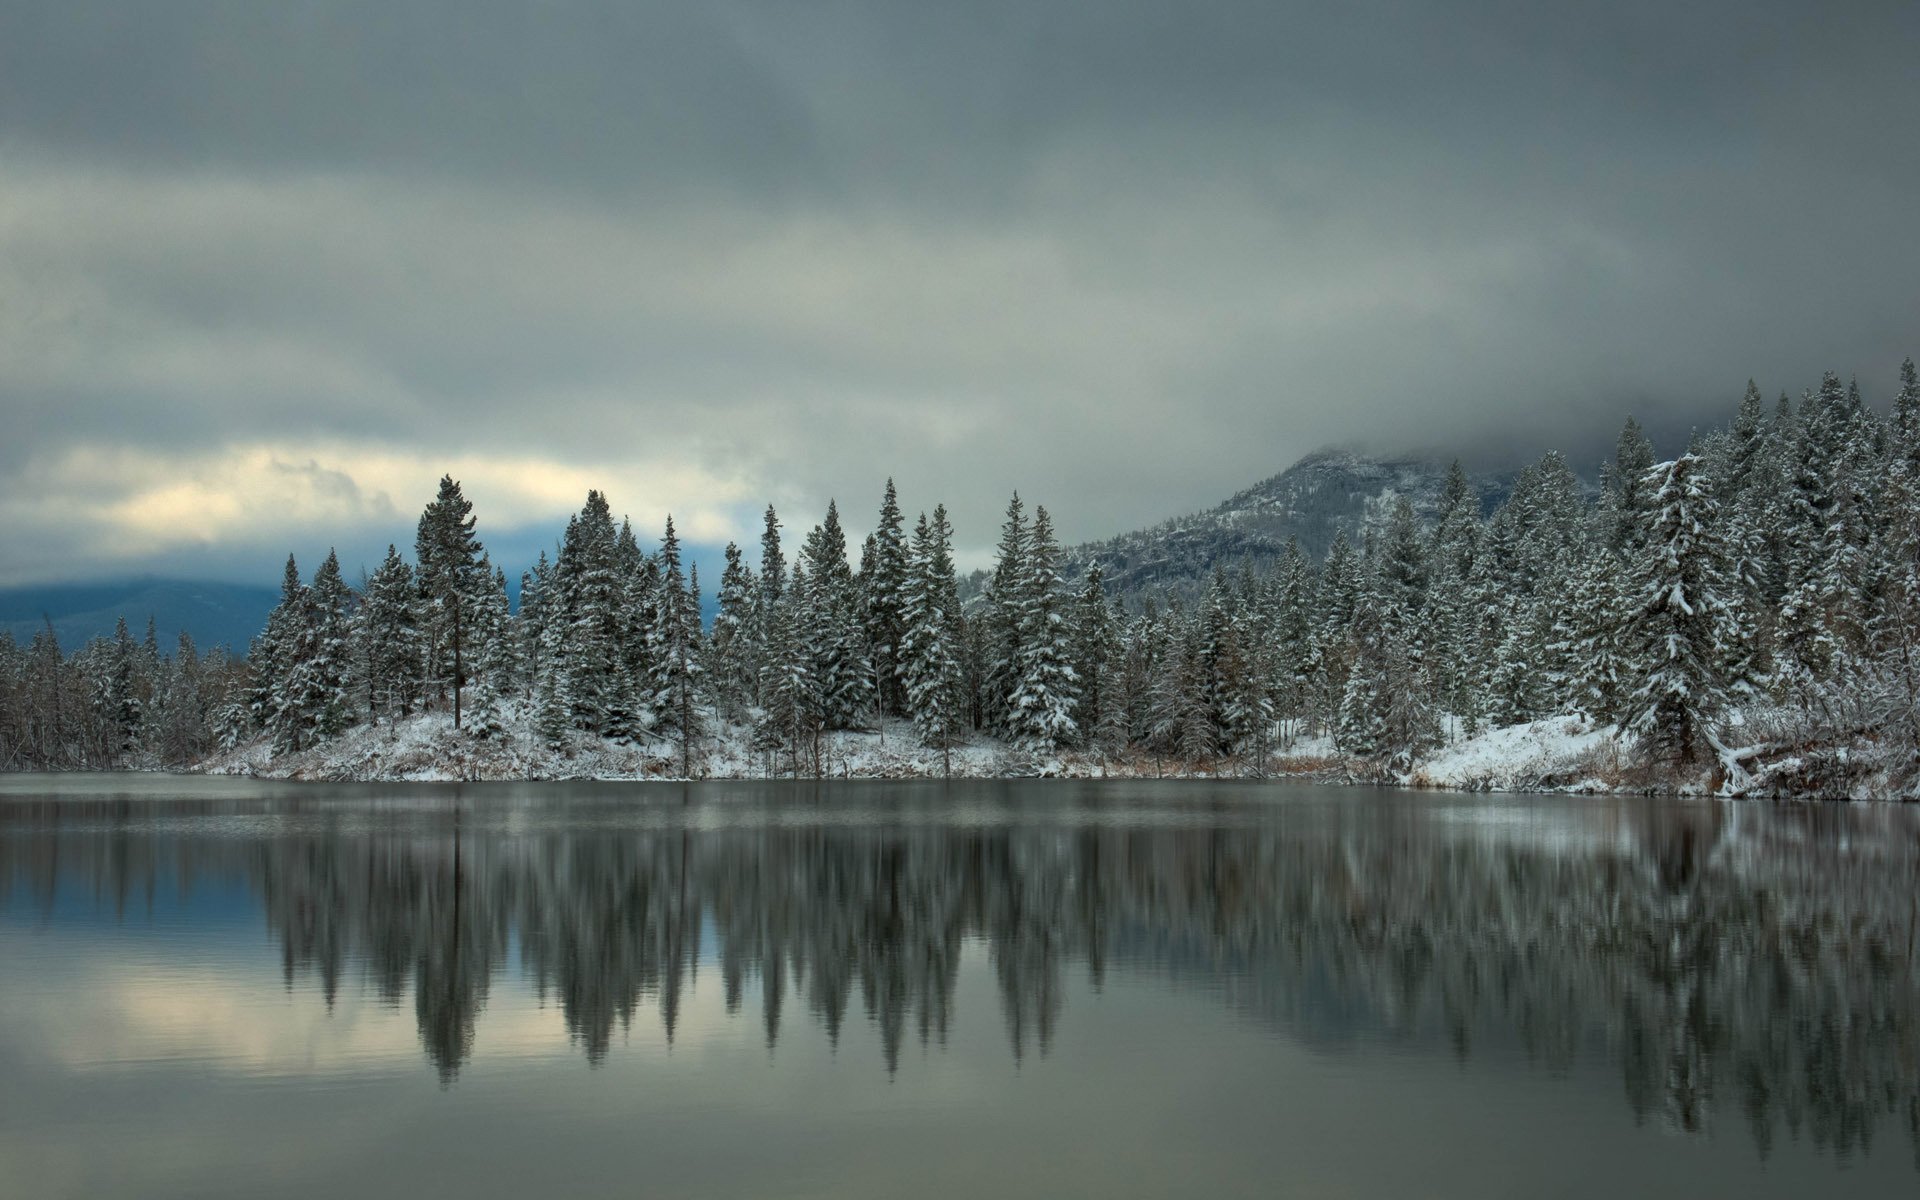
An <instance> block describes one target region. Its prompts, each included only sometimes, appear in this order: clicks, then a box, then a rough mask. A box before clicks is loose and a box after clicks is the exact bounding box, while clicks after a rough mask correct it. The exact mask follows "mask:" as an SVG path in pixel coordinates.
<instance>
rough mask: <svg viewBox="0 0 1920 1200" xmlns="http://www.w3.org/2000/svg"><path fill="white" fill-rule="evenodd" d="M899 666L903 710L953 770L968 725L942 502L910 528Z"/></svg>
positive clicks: (957, 615)
mask: <svg viewBox="0 0 1920 1200" xmlns="http://www.w3.org/2000/svg"><path fill="white" fill-rule="evenodd" d="M901 619H902V622H903V625H904V633H903V635H902V637H901V643H900V665H901V671H902V676H903V680H902V681H903V683H904V685H905V693H906V704H907V714H908V715H909V716H910V717H912V719H913V725H914V730H915V732H917V733H918V734H919V735H920V740H921V742H922V743H924V744H925V745H927V746H928V747H930V748H932V749H935V750H938V751H940V761H941V769H942V771H943V773H945V774H948V775H951V774H952V773H953V745H954V743H955V742H956V741H957V740H958V739H959V737H960V736H961V734H962V732H963V731H964V730H965V728H966V711H965V702H964V699H963V696H962V691H963V689H964V687H965V684H966V679H965V672H964V668H963V666H962V664H961V661H960V653H961V646H962V643H963V640H964V639H963V633H962V629H961V617H960V589H959V585H958V583H957V581H956V580H955V577H954V570H953V528H952V526H950V525H949V524H948V523H947V509H946V506H945V505H939V506H936V507H935V508H934V510H933V520H932V521H931V522H929V521H928V520H927V516H926V514H925V513H922V514H920V519H919V521H918V522H916V523H915V525H914V529H913V543H912V547H911V551H910V557H909V560H908V567H907V590H906V603H905V605H904V607H903V609H902V612H901Z"/></svg>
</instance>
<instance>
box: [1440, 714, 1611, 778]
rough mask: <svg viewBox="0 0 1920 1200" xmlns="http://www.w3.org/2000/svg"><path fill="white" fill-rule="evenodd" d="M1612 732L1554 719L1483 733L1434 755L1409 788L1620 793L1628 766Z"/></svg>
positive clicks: (1573, 720) (1580, 720) (1579, 721)
mask: <svg viewBox="0 0 1920 1200" xmlns="http://www.w3.org/2000/svg"><path fill="white" fill-rule="evenodd" d="M1628 759H1629V755H1628V754H1627V750H1626V747H1624V746H1623V745H1622V744H1621V741H1620V738H1619V735H1618V733H1617V732H1616V731H1615V730H1614V729H1612V728H1611V727H1607V726H1601V727H1596V726H1594V725H1593V724H1592V723H1590V722H1588V721H1587V720H1585V719H1583V718H1581V717H1572V716H1559V717H1548V718H1545V719H1544V720H1539V721H1529V722H1527V723H1526V724H1524V725H1507V726H1503V727H1501V728H1498V729H1488V730H1483V731H1481V732H1480V733H1478V734H1475V735H1474V736H1472V737H1469V738H1465V739H1463V740H1461V741H1457V742H1454V743H1453V744H1452V745H1449V746H1444V747H1442V748H1441V749H1439V750H1436V751H1434V752H1433V754H1432V755H1430V756H1429V757H1428V758H1427V759H1426V760H1425V761H1424V762H1422V763H1421V764H1419V765H1418V766H1417V767H1415V768H1414V769H1413V770H1412V771H1411V772H1409V773H1408V775H1407V779H1406V782H1407V783H1409V784H1411V785H1412V786H1414V787H1437V788H1456V789H1460V790H1464V791H1476V792H1487V791H1492V792H1535V791H1545V790H1552V791H1573V792H1610V791H1616V790H1619V784H1618V782H1617V781H1618V779H1619V777H1620V774H1621V770H1622V767H1623V766H1624V765H1625V763H1626V762H1627V761H1628Z"/></svg>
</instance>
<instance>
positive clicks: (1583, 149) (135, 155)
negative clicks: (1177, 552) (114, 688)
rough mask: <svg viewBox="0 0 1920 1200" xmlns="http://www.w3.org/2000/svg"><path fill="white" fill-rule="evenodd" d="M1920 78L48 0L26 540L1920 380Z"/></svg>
mask: <svg viewBox="0 0 1920 1200" xmlns="http://www.w3.org/2000/svg"><path fill="white" fill-rule="evenodd" d="M1916 130H1920V5H1916V4H1913V3H1911V2H1906V3H1889V4H1886V5H1874V4H1860V3H1855V4H1839V5H1821V4H1804V5H1776V4H1769V3H1764V2H1755V0H1742V2H1740V3H1693V4H1684V5H1676V4H1673V3H1671V2H1670V0H1662V2H1659V3H1634V2H1623V3H1607V4H1585V5H1565V4H1538V3H1511V4H1479V5H1468V4H1461V3H1418V2H1410V3H1368V2H1357V0H1346V2H1343V3H1340V4H1320V5H1292V4H1284V3H1276V2H1274V0H1235V2H1233V3H1209V4H1195V3H1192V2H1190V0H1188V2H1177V3H1176V2H1169V3H1144V2H1135V0H1088V2H1086V3H1065V2H1063V3H1051V2H1048V0H1018V2H1012V3H1004V4H1002V3H997V2H991V0H964V2H960V3H955V2H953V0H943V2H941V3H922V2H919V0H876V2H874V3H818V4H803V3H792V2H791V0H774V2H770V3H765V4H759V3H739V2H732V0H699V2H697V3H685V4H679V3H669V4H652V3H644V2H636V0H617V2H615V0H609V2H607V3H584V2H582V3H569V2H565V0H553V2H548V3H541V4H531V3H513V4H495V3H490V2H481V0H434V2H431V3H411V2H408V0H369V2H366V3H361V2H357V0H355V2H335V3H311V2H306V0H283V2H276V3H261V2H260V0H233V2H231V3H205V2H195V0H169V2H168V3H164V4H160V3H150V2H146V0H123V2H120V3H108V2H104V0H46V2H44V3H40V2H22V0H0V409H3V411H4V431H3V432H0V585H4V584H13V583H22V582H30V581H45V580H58V579H76V578H85V577H98V576H103V575H112V574H121V573H127V572H130V571H158V572H160V573H164V574H180V575H197V574H217V575H222V576H225V577H230V578H242V579H254V580H262V579H263V580H264V581H265V582H268V583H271V582H273V581H274V579H275V578H277V574H276V571H275V563H276V561H277V559H278V557H279V556H280V555H283V554H284V553H285V552H286V550H287V549H288V548H294V549H299V550H302V551H303V552H306V553H312V552H313V551H314V549H315V548H318V549H319V550H321V551H324V547H325V546H326V545H327V544H328V543H329V542H335V541H337V542H339V543H341V544H342V546H343V547H354V548H360V549H358V550H350V554H351V553H364V552H365V550H364V548H365V547H368V546H372V545H375V544H384V542H385V541H386V540H387V539H389V538H395V537H398V538H402V539H406V538H410V536H411V528H412V522H413V518H414V516H415V515H416V514H417V512H418V510H419V507H420V506H421V505H422V504H423V503H424V502H425V501H426V500H427V499H429V498H430V497H431V495H432V493H433V490H434V484H435V481H436V480H437V479H438V477H439V475H440V474H441V472H442V471H452V472H453V473H454V474H455V475H457V476H459V477H460V478H462V479H463V480H464V481H465V483H466V485H467V489H468V493H469V495H470V496H472V497H473V498H474V500H475V501H476V505H477V509H478V513H479V516H480V518H481V522H482V535H483V536H486V535H488V534H489V533H491V534H493V535H494V537H495V540H497V541H499V542H501V543H502V544H503V545H512V546H515V547H516V551H515V553H516V554H517V553H518V552H519V548H530V547H531V546H532V545H534V544H535V543H536V541H550V539H551V538H552V537H553V536H555V535H556V534H557V533H558V531H559V528H560V526H561V525H562V524H563V523H564V519H565V514H566V513H567V512H569V511H571V510H574V509H577V508H578V507H579V504H580V501H581V499H582V497H583V496H584V494H585V492H586V489H587V488H588V487H590V486H597V487H601V488H603V489H605V490H606V491H607V492H608V494H609V497H610V499H611V501H612V503H613V505H614V507H615V510H616V511H617V512H627V513H631V514H632V515H633V517H634V519H635V521H636V522H637V523H639V524H641V525H643V526H644V527H646V528H647V529H648V530H652V529H654V528H656V527H657V525H658V522H659V520H660V518H661V517H662V516H663V515H664V514H665V513H666V512H667V511H669V510H671V511H672V512H673V513H674V515H675V516H676V518H677V519H678V521H679V522H680V524H681V527H682V529H683V531H685V532H687V533H689V534H690V535H691V536H692V537H694V538H695V539H697V540H699V541H702V542H717V541H724V540H725V539H726V538H728V537H742V538H743V540H744V539H747V538H751V537H753V536H755V529H756V528H757V524H758V515H757V514H758V512H759V510H760V509H761V508H762V507H764V505H765V504H766V503H767V502H769V501H771V502H773V503H775V504H777V505H778V506H779V507H780V508H781V510H782V513H783V515H784V516H785V517H786V519H787V520H788V523H789V524H790V525H793V526H796V527H804V526H805V525H807V524H811V523H812V522H813V521H814V520H816V519H817V518H818V515H819V512H820V510H821V509H822V508H823V507H824V504H825V501H826V499H827V497H829V496H836V497H838V498H839V500H840V502H841V505H842V508H843V510H844V511H845V512H846V513H847V515H848V520H849V524H850V525H852V526H854V527H855V528H856V529H858V530H864V529H865V528H866V527H867V526H868V525H869V524H870V522H871V514H872V510H873V508H874V507H875V505H876V504H877V501H878V498H879V493H880V490H881V487H882V485H883V483H884V481H885V478H886V476H887V475H888V474H892V475H894V476H895V477H896V478H897V479H898V481H899V485H900V489H901V493H902V501H903V503H904V504H905V505H906V507H907V509H908V511H909V513H910V514H911V513H912V512H914V511H916V510H918V509H919V508H922V507H931V506H932V504H933V503H934V502H935V501H936V500H945V501H946V502H947V503H948V504H949V506H950V507H951V508H952V509H953V510H954V513H955V517H956V521H957V522H958V524H959V526H960V529H959V533H960V537H961V540H962V541H963V542H964V543H966V544H967V545H969V546H972V547H976V548H977V547H982V546H985V545H987V544H990V543H991V541H992V539H993V536H994V524H995V520H996V514H997V512H998V509H999V508H1000V507H1001V505H1002V504H1003V503H1004V500H1005V496H1006V494H1007V492H1008V491H1009V490H1011V489H1013V488H1015V487H1018V488H1019V489H1020V490H1021V491H1022V492H1023V493H1024V494H1026V495H1027V496H1029V497H1030V498H1032V499H1035V500H1038V501H1040V502H1042V503H1045V504H1047V505H1048V506H1049V508H1050V509H1051V510H1052V511H1053V512H1054V514H1055V517H1056V520H1057V522H1058V524H1059V525H1060V527H1061V529H1062V531H1063V533H1064V534H1065V535H1066V536H1067V537H1068V538H1069V539H1076V540H1077V539H1079V538H1082V537H1092V536H1100V535H1104V534H1109V533H1114V532H1118V531H1120V530H1123V529H1127V528H1132V527H1136V526H1139V525H1142V524H1146V523H1150V522H1152V521H1155V520H1157V519H1159V518H1161V517H1165V516H1168V515H1172V514H1175V513H1178V512H1183V511H1189V510H1192V509H1194V508H1198V507H1202V506H1206V505H1209V504H1212V503H1214V502H1216V501H1218V500H1220V499H1222V498H1224V497H1225V496H1226V495H1228V494H1230V493H1231V492H1233V491H1235V490H1237V489H1238V488H1240V487H1242V486H1244V485H1246V484H1249V483H1251V482H1253V481H1255V480H1257V479H1259V478H1262V477H1264V476H1266V475H1269V474H1272V473H1273V472H1275V471H1277V470H1280V469H1281V468H1283V467H1285V466H1286V465H1288V464H1289V463H1290V462H1292V461H1293V460H1294V459H1295V458H1296V457H1298V456H1299V455H1300V454H1302V453H1305V452H1307V451H1309V450H1312V449H1314V448H1316V447H1318V446H1320V445H1322V444H1325V443H1328V442H1348V441H1355V440H1362V441H1366V442H1369V443H1371V444H1373V445H1375V446H1378V447H1381V448H1389V449H1390V448H1397V447H1411V446H1421V447H1431V448H1436V449H1439V450H1442V451H1446V452H1458V453H1462V454H1465V455H1467V456H1469V457H1470V458H1474V459H1477V460H1479V461H1483V462H1493V461H1500V460H1504V459H1508V458H1514V457H1521V456H1524V457H1532V456H1534V455H1537V454H1538V453H1539V452H1540V451H1541V450H1543V449H1545V448H1546V447H1548V446H1549V445H1555V446H1560V447H1562V448H1565V449H1568V450H1569V451H1571V452H1573V453H1574V454H1575V455H1576V457H1582V456H1584V457H1592V456H1594V455H1597V453H1598V448H1599V447H1600V446H1602V445H1604V444H1605V443H1607V442H1609V441H1610V440H1611V436H1612V433H1613V431H1614V430H1615V429H1616V428H1617V427H1618V425H1619V423H1620V421H1621V419H1622V418H1623V417H1624V416H1625V415H1626V413H1628V412H1629V411H1632V412H1634V413H1637V414H1639V415H1640V417H1641V419H1642V420H1643V421H1645V422H1647V423H1648V424H1650V425H1651V426H1652V427H1653V428H1654V429H1655V430H1656V431H1659V432H1661V433H1663V434H1664V435H1665V436H1666V437H1668V438H1669V439H1672V438H1681V437H1684V435H1685V430H1686V429H1687V427H1688V426H1689V425H1690V424H1692V423H1694V422H1705V421H1718V420H1720V419H1722V418H1723V417H1724V415H1725V414H1726V413H1727V411H1728V410H1729V409H1730V407H1731V405H1732V404H1733V403H1734V402H1735V400H1736V399H1737V397H1738V395H1739V393H1740V391H1741V389H1742V387H1743V386H1744V384H1745V382H1746V379H1747V377H1748V376H1749V375H1751V376H1754V377H1756V378H1757V379H1758V380H1759V382H1760V384H1761V386H1762V387H1763V388H1765V389H1766V390H1767V391H1768V392H1769V393H1770V394H1771V393H1775V392H1778V391H1780V390H1783V389H1785V390H1791V391H1792V392H1794V393H1795V394H1798V393H1799V391H1800V390H1801V389H1802V388H1804V387H1806V386H1808V385H1810V384H1813V383H1815V382H1817V380H1818V376H1819V372H1820V371H1821V370H1822V369H1827V368H1831V369H1836V370H1839V371H1841V372H1842V373H1857V374H1858V375H1859V377H1860V381H1861V384H1862V386H1863V387H1864V388H1865V389H1866V390H1867V392H1868V395H1869V397H1870V398H1871V399H1873V400H1874V401H1875V402H1877V403H1881V404H1884V403H1885V401H1886V398H1887V395H1888V393H1889V392H1890V390H1891V387H1892V384H1893V382H1894V380H1895V378H1896V375H1897V372H1898V368H1899V363H1900V360H1901V359H1902V358H1903V357H1904V356H1905V355H1907V354H1909V353H1916V352H1920V236H1916V221H1920V145H1917V144H1916V143H1917V141H1920V135H1917V134H1916ZM1663 448H1667V447H1664V446H1663ZM795 532H796V533H797V532H798V529H796V530H795ZM503 557H512V556H510V555H505V554H503ZM512 565H514V566H515V567H516V568H517V566H519V565H522V564H519V563H517V562H514V563H512Z"/></svg>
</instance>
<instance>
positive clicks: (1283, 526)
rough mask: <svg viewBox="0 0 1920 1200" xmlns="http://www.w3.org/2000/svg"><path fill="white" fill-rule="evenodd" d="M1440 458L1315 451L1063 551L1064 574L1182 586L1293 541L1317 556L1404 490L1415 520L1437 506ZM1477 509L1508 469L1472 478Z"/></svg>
mask: <svg viewBox="0 0 1920 1200" xmlns="http://www.w3.org/2000/svg"><path fill="white" fill-rule="evenodd" d="M1448 465H1449V464H1448V463H1447V462H1446V461H1445V460H1442V459H1436V458H1429V457H1423V456H1417V455H1414V456H1401V457H1394V458H1381V457H1375V456H1371V455H1366V454H1362V453H1359V452H1357V451H1353V450H1321V451H1317V452H1315V453H1313V454H1309V455H1307V456H1306V457H1305V458H1303V459H1301V460H1300V461H1299V462H1296V463H1294V464H1293V465H1292V466H1291V467H1288V468H1287V469H1286V470H1285V471H1282V472H1281V473H1280V474H1278V475H1275V476H1273V477H1271V478H1269V479H1265V480H1262V481H1261V482H1260V483H1257V484H1255V485H1253V486H1252V487H1250V488H1247V489H1246V490H1244V491H1242V492H1240V493H1238V494H1236V495H1234V496H1233V497H1231V498H1230V499H1228V500H1225V501H1223V502H1222V503H1220V504H1219V505H1217V506H1215V507H1214V508H1212V509H1209V510H1207V511H1206V512H1201V513H1194V514H1192V515H1191V516H1186V517H1178V518H1175V519H1174V520H1171V521H1165V522H1162V523H1161V524H1159V525H1156V526H1154V527H1153V528H1151V529H1142V530H1137V531H1135V532H1133V533H1125V534H1121V535H1120V536H1118V537H1113V538H1109V539H1107V540H1105V541H1101V542H1089V543H1086V544H1085V545H1081V546H1075V547H1073V548H1071V549H1069V550H1068V551H1067V552H1066V555H1065V558H1066V567H1067V572H1068V577H1069V578H1072V577H1074V576H1077V575H1079V574H1081V573H1083V572H1084V571H1085V570H1086V567H1087V564H1088V563H1089V562H1093V561H1096V560H1097V561H1098V562H1099V563H1100V568H1101V570H1102V572H1103V573H1104V574H1105V575H1106V577H1107V582H1108V585H1109V587H1110V588H1111V589H1112V590H1113V591H1114V592H1115V593H1117V594H1121V595H1131V594H1134V593H1137V592H1140V591H1143V590H1148V589H1154V590H1162V589H1173V590H1176V591H1179V590H1185V589H1187V588H1190V587H1192V586H1193V585H1195V584H1197V583H1199V582H1201V581H1204V580H1205V579H1206V578H1207V577H1208V576H1209V575H1211V574H1212V571H1213V568H1214V566H1215V564H1222V565H1225V566H1228V567H1229V568H1231V567H1234V566H1237V565H1239V564H1241V563H1253V564H1260V563H1265V562H1268V561H1271V560H1272V559H1274V558H1276V557H1278V556H1279V555H1280V554H1281V553H1283V552H1284V551H1285V550H1286V546H1287V542H1288V540H1289V539H1292V538H1298V539H1299V541H1300V547H1301V549H1302V550H1304V551H1305V552H1306V553H1307V554H1308V555H1309V556H1310V557H1312V558H1314V559H1319V558H1321V557H1323V556H1324V555H1325V554H1326V552H1327V547H1328V546H1330V545H1332V543H1333V539H1334V536H1335V535H1336V534H1337V533H1339V532H1340V531H1342V530H1344V531H1346V533H1347V536H1348V537H1349V538H1351V539H1352V540H1353V541H1354V543H1355V545H1356V546H1357V545H1358V544H1359V541H1360V536H1361V531H1362V529H1363V528H1364V527H1365V526H1366V524H1367V523H1368V522H1369V521H1372V520H1378V519H1381V518H1383V517H1384V516H1385V515H1386V513H1387V511H1388V509H1389V508H1390V507H1391V506H1392V505H1393V503H1394V501H1395V500H1396V499H1397V498H1399V497H1401V496H1405V497H1406V498H1407V500H1408V502H1409V503H1411V504H1412V505H1413V510H1414V513H1415V514H1416V515H1417V516H1419V517H1420V518H1421V520H1423V521H1431V520H1433V519H1434V518H1435V517H1436V516H1437V515H1438V513H1439V511H1440V499H1441V495H1442V491H1443V489H1444V488H1445V486H1446V478H1447V469H1448ZM1469 479H1470V481H1471V482H1472V484H1473V486H1474V488H1475V490H1476V491H1477V492H1478V493H1479V496H1480V502H1481V507H1482V510H1483V511H1485V510H1488V509H1490V508H1491V507H1492V506H1493V505H1495V504H1497V503H1498V502H1499V501H1500V500H1501V499H1503V498H1504V497H1505V496H1506V494H1507V492H1508V490H1509V488H1510V487H1511V485H1512V475H1511V474H1501V475H1487V474H1480V475H1470V476H1469Z"/></svg>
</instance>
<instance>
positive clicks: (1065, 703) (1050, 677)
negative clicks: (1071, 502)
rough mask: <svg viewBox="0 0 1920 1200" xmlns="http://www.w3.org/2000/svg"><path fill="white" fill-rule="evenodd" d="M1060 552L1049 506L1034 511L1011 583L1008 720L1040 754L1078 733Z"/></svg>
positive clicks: (1016, 738)
mask: <svg viewBox="0 0 1920 1200" xmlns="http://www.w3.org/2000/svg"><path fill="white" fill-rule="evenodd" d="M1059 553H1060V549H1059V546H1058V545H1057V544H1056V543H1055V542H1054V540H1053V522H1052V521H1051V520H1050V519H1049V518H1048V516H1047V510H1046V509H1045V508H1044V507H1040V508H1036V509H1034V514H1033V530H1032V535H1031V540H1030V541H1029V543H1028V546H1027V552H1026V556H1025V559H1024V564H1023V565H1024V571H1023V572H1022V574H1021V575H1020V576H1019V577H1017V578H1015V579H1014V580H1013V581H1012V591H1013V597H1014V599H1013V604H1014V606H1015V607H1014V623H1015V634H1014V637H1015V644H1016V645H1017V646H1018V658H1017V659H1016V661H1015V672H1014V687H1013V691H1012V692H1011V694H1009V695H1008V697H1007V708H1008V719H1007V724H1008V730H1009V733H1010V734H1011V736H1012V738H1013V740H1014V741H1015V742H1017V743H1018V744H1020V745H1022V746H1025V747H1026V748H1028V749H1030V750H1033V751H1036V752H1047V751H1052V750H1057V749H1059V748H1061V747H1063V746H1067V745H1070V744H1072V743H1073V742H1074V741H1075V740H1077V739H1078V737H1079V729H1078V727H1077V726H1076V725H1075V724H1074V720H1073V710H1074V708H1075V707H1076V706H1077V705H1078V703H1079V698H1080V681H1079V679H1078V677H1077V676H1076V675H1075V674H1074V670H1073V642H1074V630H1073V623H1072V620H1071V618H1070V615H1069V609H1068V604H1067V598H1066V589H1065V586H1064V584H1063V583H1062V581H1061V579H1060V571H1059V567H1058V560H1059Z"/></svg>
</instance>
